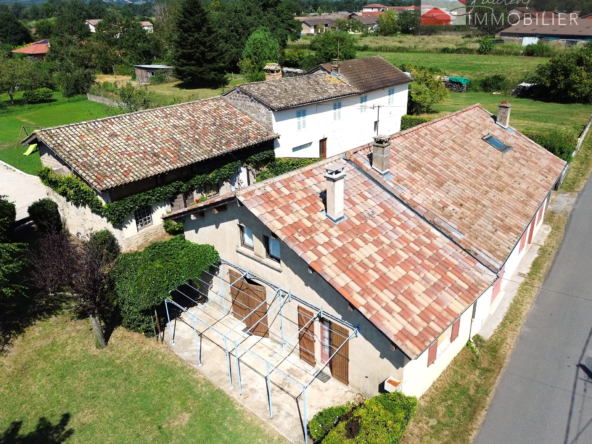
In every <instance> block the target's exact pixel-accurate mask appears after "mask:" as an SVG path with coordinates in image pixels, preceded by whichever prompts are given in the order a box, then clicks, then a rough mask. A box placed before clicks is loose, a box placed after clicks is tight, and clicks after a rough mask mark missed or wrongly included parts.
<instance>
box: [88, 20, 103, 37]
mask: <svg viewBox="0 0 592 444" xmlns="http://www.w3.org/2000/svg"><path fill="white" fill-rule="evenodd" d="M100 21H101V19H89V20H85V23H86V24H87V25H88V27H89V29H90V32H91V33H93V34H94V33H95V32H97V25H98V24H99V22H100Z"/></svg>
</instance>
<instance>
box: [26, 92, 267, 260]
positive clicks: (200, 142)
mask: <svg viewBox="0 0 592 444" xmlns="http://www.w3.org/2000/svg"><path fill="white" fill-rule="evenodd" d="M277 137H278V136H277V135H276V134H274V133H273V132H271V131H270V130H269V129H267V128H266V127H265V126H264V125H261V124H260V123H258V122H256V121H254V120H253V119H251V118H250V117H248V116H247V115H245V114H244V113H243V112H241V111H240V110H238V109H236V108H234V107H233V106H232V105H230V104H229V103H227V102H226V101H224V100H223V99H222V98H213V99H208V100H203V101H198V102H189V103H185V104H181V105H173V106H168V107H162V108H157V109H150V110H146V111H140V112H136V113H131V114H124V115H117V116H113V117H107V118H104V119H98V120H94V121H90V122H82V123H76V124H72V125H65V126H59V127H55V128H47V129H43V130H38V131H36V132H35V133H33V134H32V135H31V136H29V137H28V138H26V139H25V140H24V141H23V143H25V144H29V143H37V144H38V146H39V152H40V155H41V163H42V164H43V166H47V167H52V168H53V171H54V172H55V173H57V174H61V175H68V174H74V175H75V176H77V177H79V178H81V179H82V180H83V181H84V182H85V183H86V184H87V185H88V186H89V187H91V188H92V189H93V190H94V192H95V193H96V195H97V196H98V197H99V199H100V200H101V201H102V202H103V203H110V202H114V201H118V200H122V199H125V198H126V197H129V196H132V195H135V194H138V193H142V192H146V191H150V190H153V189H155V188H158V187H162V186H164V185H166V184H169V183H171V182H175V181H178V180H183V179H187V178H190V177H194V176H196V175H197V174H207V173H210V172H211V171H212V170H214V169H216V168H219V167H220V166H223V165H226V164H229V163H231V162H234V161H236V160H239V159H244V158H245V157H247V156H250V155H252V154H254V153H257V152H260V151H263V150H269V149H272V147H273V139H275V138H277ZM253 180H254V177H253V175H252V174H250V172H249V171H248V170H247V169H245V168H241V170H240V171H237V174H236V175H235V177H234V178H233V179H232V180H231V181H230V183H220V184H219V185H218V186H212V187H201V188H199V189H196V190H194V191H191V192H188V193H186V194H185V195H182V194H180V195H177V196H176V197H174V198H172V199H171V200H163V201H161V202H156V203H153V204H151V205H149V206H144V207H141V208H138V209H137V211H135V212H132V214H129V215H128V216H127V218H126V219H125V221H124V223H123V224H121V225H120V226H113V225H112V224H110V223H109V222H108V221H107V219H105V218H104V217H102V216H99V215H97V214H94V213H92V212H91V211H90V209H88V208H87V207H84V206H83V207H76V206H74V205H72V204H71V203H69V202H66V200H65V199H64V198H63V197H61V196H59V195H58V194H56V193H55V192H53V191H52V190H50V189H49V188H48V194H49V195H50V196H51V198H52V199H53V200H55V201H56V202H58V204H59V206H60V213H61V214H62V217H63V218H64V219H65V221H66V226H67V227H68V230H69V231H70V232H71V233H73V234H81V235H87V234H88V233H89V232H91V231H97V230H100V229H105V228H106V229H109V230H111V231H112V232H113V233H114V234H115V236H116V237H117V239H118V240H119V242H120V243H121V245H122V248H123V249H124V250H130V249H133V248H135V247H137V246H138V245H142V244H144V243H146V242H148V241H150V240H152V239H154V238H157V237H159V236H161V235H162V234H163V233H164V231H163V228H162V219H161V216H162V215H163V214H165V213H166V212H167V211H171V210H173V209H178V208H184V207H185V206H187V205H191V204H193V203H194V202H195V200H196V199H198V198H199V197H200V196H206V197H212V196H215V195H217V194H218V193H220V192H222V193H224V192H226V191H230V190H231V189H235V188H236V187H239V186H246V185H247V184H248V183H249V181H253Z"/></svg>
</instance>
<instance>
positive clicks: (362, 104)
mask: <svg viewBox="0 0 592 444" xmlns="http://www.w3.org/2000/svg"><path fill="white" fill-rule="evenodd" d="M367 101H368V96H362V97H360V111H361V112H363V113H365V112H366V102H367Z"/></svg>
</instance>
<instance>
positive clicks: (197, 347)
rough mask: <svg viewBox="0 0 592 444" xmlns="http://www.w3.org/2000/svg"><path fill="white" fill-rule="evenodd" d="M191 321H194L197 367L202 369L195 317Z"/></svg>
mask: <svg viewBox="0 0 592 444" xmlns="http://www.w3.org/2000/svg"><path fill="white" fill-rule="evenodd" d="M191 321H193V339H195V351H196V352H197V366H198V367H201V353H200V350H199V339H198V337H197V330H196V329H195V319H193V316H192V317H191Z"/></svg>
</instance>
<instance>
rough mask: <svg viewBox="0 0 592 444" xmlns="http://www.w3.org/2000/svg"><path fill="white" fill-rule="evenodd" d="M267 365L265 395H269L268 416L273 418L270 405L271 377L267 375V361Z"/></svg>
mask: <svg viewBox="0 0 592 444" xmlns="http://www.w3.org/2000/svg"><path fill="white" fill-rule="evenodd" d="M266 365H267V396H268V397H269V417H270V418H273V407H272V406H271V379H270V377H269V362H268V363H267V364H266Z"/></svg>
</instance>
